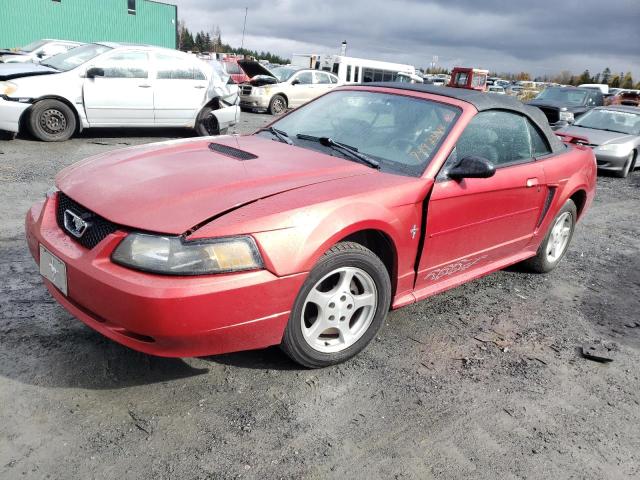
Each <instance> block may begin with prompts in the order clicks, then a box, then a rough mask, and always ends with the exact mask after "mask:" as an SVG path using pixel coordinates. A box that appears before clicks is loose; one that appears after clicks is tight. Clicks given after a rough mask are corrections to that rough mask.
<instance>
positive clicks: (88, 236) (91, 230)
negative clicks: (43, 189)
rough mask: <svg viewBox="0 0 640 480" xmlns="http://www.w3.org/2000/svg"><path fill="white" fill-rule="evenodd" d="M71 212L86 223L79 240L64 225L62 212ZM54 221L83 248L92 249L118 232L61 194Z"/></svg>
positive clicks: (97, 216) (110, 224)
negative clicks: (108, 236)
mask: <svg viewBox="0 0 640 480" xmlns="http://www.w3.org/2000/svg"><path fill="white" fill-rule="evenodd" d="M67 210H69V211H71V212H73V213H74V214H76V215H77V216H79V217H81V218H82V219H83V220H84V221H85V222H87V225H88V226H87V228H86V230H85V231H84V233H83V234H82V236H81V237H80V238H78V237H76V236H75V235H73V234H72V233H71V232H69V231H68V230H67V228H66V227H65V225H64V212H65V211H67ZM56 221H57V222H58V226H59V227H60V228H61V229H62V230H63V231H64V232H65V233H66V234H67V235H69V237H71V238H72V239H73V240H75V241H76V242H78V243H79V244H80V245H82V246H83V247H85V248H89V249H91V248H93V247H95V246H96V245H98V244H99V243H100V242H101V241H102V240H103V239H104V238H105V237H106V236H107V235H110V234H112V233H113V232H115V231H116V230H118V226H117V225H116V224H115V223H112V222H110V221H109V220H107V219H105V218H102V217H101V216H100V215H97V214H95V213H93V212H92V211H91V210H88V209H86V208H84V207H83V206H82V205H80V204H79V203H78V202H76V201H74V200H72V199H71V198H69V197H68V196H67V195H65V194H64V193H62V192H58V205H57V207H56Z"/></svg>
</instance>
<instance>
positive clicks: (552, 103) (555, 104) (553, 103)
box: [527, 99, 584, 111]
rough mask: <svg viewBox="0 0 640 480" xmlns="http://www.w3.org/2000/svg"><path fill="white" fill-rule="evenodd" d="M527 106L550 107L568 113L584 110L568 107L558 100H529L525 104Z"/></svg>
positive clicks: (577, 106) (580, 106) (579, 106)
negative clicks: (564, 110) (564, 109)
mask: <svg viewBox="0 0 640 480" xmlns="http://www.w3.org/2000/svg"><path fill="white" fill-rule="evenodd" d="M527 104H528V105H533V106H534V107H551V108H557V109H561V108H566V109H567V110H569V111H571V110H575V109H581V108H584V106H582V105H568V104H566V103H564V102H560V101H558V100H543V99H540V100H531V101H530V102H527Z"/></svg>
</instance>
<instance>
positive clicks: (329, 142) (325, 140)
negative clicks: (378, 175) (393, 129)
mask: <svg viewBox="0 0 640 480" xmlns="http://www.w3.org/2000/svg"><path fill="white" fill-rule="evenodd" d="M296 138H299V139H300V140H309V141H310V142H318V143H319V144H320V145H323V146H325V147H330V148H333V149H334V150H339V151H341V152H343V153H346V154H347V155H349V156H350V157H351V158H355V159H356V160H358V161H360V163H364V164H365V165H368V166H370V167H371V168H376V169H378V170H380V162H378V161H377V160H374V159H373V158H371V157H370V156H368V155H365V154H364V153H361V152H359V151H358V149H357V148H356V147H352V146H351V145H347V144H345V143H340V142H336V141H335V140H333V139H332V138H330V137H315V136H313V135H306V134H304V133H299V134H297V135H296Z"/></svg>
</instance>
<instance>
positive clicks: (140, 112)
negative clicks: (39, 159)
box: [0, 42, 240, 142]
mask: <svg viewBox="0 0 640 480" xmlns="http://www.w3.org/2000/svg"><path fill="white" fill-rule="evenodd" d="M239 116H240V108H239V98H238V86H237V85H235V84H234V83H233V82H230V81H229V77H228V76H226V74H224V72H223V71H222V69H216V68H215V65H213V64H211V63H207V62H203V61H201V60H199V59H197V58H196V57H195V56H193V55H189V54H186V53H182V52H178V51H176V50H170V49H165V48H158V47H150V46H143V45H127V44H118V43H108V42H105V43H91V44H87V45H83V46H81V47H78V48H75V49H73V50H70V51H68V52H66V53H63V54H60V55H55V56H53V57H51V58H49V59H47V60H45V61H43V62H41V63H40V64H39V65H35V64H29V65H20V66H14V67H10V66H9V65H6V66H4V65H2V66H0V130H4V131H7V132H11V133H17V132H18V131H20V130H21V129H23V128H26V129H27V130H28V131H29V132H30V133H31V134H32V135H33V136H34V137H35V138H37V139H39V140H42V141H48V142H51V141H62V140H67V139H68V138H70V137H71V136H72V135H73V134H74V133H77V132H79V131H81V130H83V129H85V128H91V127H187V128H194V129H196V131H197V132H198V134H200V135H217V134H220V133H224V132H225V131H226V130H227V128H228V127H230V126H232V125H234V124H236V123H237V122H238V119H239Z"/></svg>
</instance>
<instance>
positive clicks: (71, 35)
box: [0, 0, 178, 48]
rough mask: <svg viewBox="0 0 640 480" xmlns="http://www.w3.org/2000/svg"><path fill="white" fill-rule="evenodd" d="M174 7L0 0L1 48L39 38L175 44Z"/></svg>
mask: <svg viewBox="0 0 640 480" xmlns="http://www.w3.org/2000/svg"><path fill="white" fill-rule="evenodd" d="M177 28H178V7H176V6H175V5H170V4H167V3H161V2H156V1H151V0H2V1H1V2H0V48H14V47H19V46H22V45H26V44H28V43H30V42H33V41H34V40H39V39H41V38H54V39H59V40H76V41H79V42H99V41H109V42H127V43H144V44H148V45H157V46H161V47H168V48H176V40H177Z"/></svg>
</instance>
